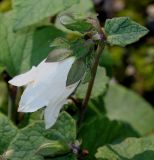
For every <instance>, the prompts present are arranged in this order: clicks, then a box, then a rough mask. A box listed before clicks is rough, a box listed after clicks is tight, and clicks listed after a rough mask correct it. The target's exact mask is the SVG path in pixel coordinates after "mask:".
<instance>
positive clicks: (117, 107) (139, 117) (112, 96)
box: [104, 85, 154, 135]
mask: <svg viewBox="0 0 154 160" xmlns="http://www.w3.org/2000/svg"><path fill="white" fill-rule="evenodd" d="M104 101H105V102H104V103H105V109H106V112H107V116H108V117H109V118H110V119H111V120H121V121H123V122H126V123H128V124H130V125H131V126H132V127H133V128H134V130H136V132H138V133H139V134H141V135H145V134H150V133H151V132H153V131H154V123H153V122H154V110H153V108H152V106H151V105H150V104H149V103H148V102H146V101H145V100H144V99H143V98H141V97H140V96H139V95H137V94H136V93H134V92H132V91H130V90H128V89H126V88H124V87H122V86H120V85H110V87H109V89H108V92H107V95H106V96H105V98H104Z"/></svg>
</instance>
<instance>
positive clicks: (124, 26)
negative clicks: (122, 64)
mask: <svg viewBox="0 0 154 160" xmlns="http://www.w3.org/2000/svg"><path fill="white" fill-rule="evenodd" d="M105 32H106V34H107V41H108V42H109V43H110V44H111V45H118V46H122V47H124V46H126V45H128V44H131V43H134V42H136V41H138V40H139V39H140V38H141V37H143V36H144V35H146V34H147V33H148V29H147V28H145V27H143V26H141V25H140V24H138V23H136V22H134V21H132V20H131V19H130V18H128V17H118V18H113V19H108V20H106V22H105Z"/></svg>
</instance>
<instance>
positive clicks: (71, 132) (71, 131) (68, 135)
mask: <svg viewBox="0 0 154 160" xmlns="http://www.w3.org/2000/svg"><path fill="white" fill-rule="evenodd" d="M53 129H54V130H58V132H59V133H60V134H61V137H63V139H64V140H65V141H66V142H67V143H68V144H70V143H72V142H73V141H75V140H76V122H75V120H74V119H73V118H72V117H71V116H70V115H69V114H67V113H66V112H62V113H61V115H60V116H59V118H58V121H57V122H56V124H55V125H54V127H53Z"/></svg>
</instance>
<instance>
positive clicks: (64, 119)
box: [8, 112, 76, 160]
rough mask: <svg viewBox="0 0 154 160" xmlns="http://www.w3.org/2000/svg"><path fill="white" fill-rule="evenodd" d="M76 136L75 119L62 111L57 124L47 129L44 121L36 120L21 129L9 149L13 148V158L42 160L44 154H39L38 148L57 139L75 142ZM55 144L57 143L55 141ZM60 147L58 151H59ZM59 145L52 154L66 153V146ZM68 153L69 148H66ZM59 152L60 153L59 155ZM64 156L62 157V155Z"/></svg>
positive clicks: (15, 159)
mask: <svg viewBox="0 0 154 160" xmlns="http://www.w3.org/2000/svg"><path fill="white" fill-rule="evenodd" d="M75 138H76V126H75V121H74V120H73V119H72V118H71V116H69V115H68V114H67V113H66V112H62V113H61V115H60V117H59V118H58V120H57V122H56V124H55V125H54V126H53V127H52V128H51V129H48V130H46V129H45V126H44V123H43V122H35V123H33V124H32V125H29V126H27V127H25V128H24V129H21V130H20V131H19V132H18V134H17V135H16V137H15V138H14V139H13V141H12V142H11V144H10V146H9V148H8V150H13V154H12V156H11V160H17V159H23V160H42V158H43V157H42V156H41V155H39V154H37V151H38V149H39V148H40V147H41V146H42V145H44V144H46V143H50V144H51V143H52V142H53V140H54V142H55V141H56V140H58V141H62V142H61V143H63V142H64V143H66V145H67V144H68V145H69V144H71V143H73V141H75ZM54 145H55V143H54ZM57 148H58V152H57ZM60 148H61V146H58V145H57V142H56V146H55V149H54V147H53V149H52V152H51V154H52V156H53V155H55V154H56V157H57V156H58V155H61V154H64V148H63V149H62V150H61V149H60ZM65 151H66V153H68V148H67V149H66V150H65ZM57 154H58V155H57ZM61 158H62V157H61Z"/></svg>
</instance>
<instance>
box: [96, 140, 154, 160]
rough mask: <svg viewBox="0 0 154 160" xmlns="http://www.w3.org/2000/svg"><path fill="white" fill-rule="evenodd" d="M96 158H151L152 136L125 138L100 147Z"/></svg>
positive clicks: (134, 159) (130, 159)
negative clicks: (117, 142)
mask: <svg viewBox="0 0 154 160" xmlns="http://www.w3.org/2000/svg"><path fill="white" fill-rule="evenodd" d="M96 158H97V159H98V160H153V159H154V137H147V138H139V139H137V138H127V139H126V140H124V141H123V142H122V143H119V144H112V145H106V146H104V147H100V148H99V149H98V152H97V153H96Z"/></svg>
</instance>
